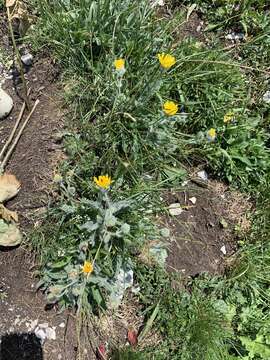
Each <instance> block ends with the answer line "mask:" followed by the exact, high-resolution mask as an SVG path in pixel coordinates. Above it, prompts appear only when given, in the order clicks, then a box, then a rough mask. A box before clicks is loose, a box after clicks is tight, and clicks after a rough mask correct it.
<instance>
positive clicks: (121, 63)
mask: <svg viewBox="0 0 270 360" xmlns="http://www.w3.org/2000/svg"><path fill="white" fill-rule="evenodd" d="M114 67H115V69H116V70H117V71H123V70H125V59H116V60H115V61H114Z"/></svg>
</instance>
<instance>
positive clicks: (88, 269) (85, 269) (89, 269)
mask: <svg viewBox="0 0 270 360" xmlns="http://www.w3.org/2000/svg"><path fill="white" fill-rule="evenodd" d="M82 271H83V273H84V274H91V273H92V272H93V271H94V266H93V264H92V263H91V262H90V261H85V262H84V264H83V268H82Z"/></svg>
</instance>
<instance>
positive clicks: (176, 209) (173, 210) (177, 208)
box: [169, 203, 184, 216]
mask: <svg viewBox="0 0 270 360" xmlns="http://www.w3.org/2000/svg"><path fill="white" fill-rule="evenodd" d="M183 211H184V210H183V209H182V208H181V205H180V204H179V203H174V204H171V205H170V206H169V213H170V215H173V216H178V215H180V214H182V212H183Z"/></svg>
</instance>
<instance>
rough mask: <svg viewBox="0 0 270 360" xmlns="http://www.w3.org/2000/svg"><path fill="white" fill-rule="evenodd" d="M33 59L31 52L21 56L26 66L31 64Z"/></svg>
mask: <svg viewBox="0 0 270 360" xmlns="http://www.w3.org/2000/svg"><path fill="white" fill-rule="evenodd" d="M33 59H34V57H33V55H32V54H25V55H23V56H22V57H21V60H22V62H23V64H24V65H26V66H31V65H32V63H33Z"/></svg>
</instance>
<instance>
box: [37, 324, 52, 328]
mask: <svg viewBox="0 0 270 360" xmlns="http://www.w3.org/2000/svg"><path fill="white" fill-rule="evenodd" d="M48 326H49V324H48V323H43V324H39V325H38V327H39V328H41V329H47V327H48Z"/></svg>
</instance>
